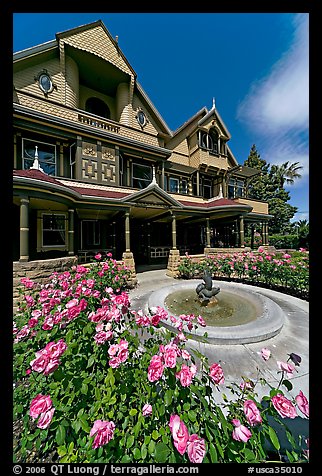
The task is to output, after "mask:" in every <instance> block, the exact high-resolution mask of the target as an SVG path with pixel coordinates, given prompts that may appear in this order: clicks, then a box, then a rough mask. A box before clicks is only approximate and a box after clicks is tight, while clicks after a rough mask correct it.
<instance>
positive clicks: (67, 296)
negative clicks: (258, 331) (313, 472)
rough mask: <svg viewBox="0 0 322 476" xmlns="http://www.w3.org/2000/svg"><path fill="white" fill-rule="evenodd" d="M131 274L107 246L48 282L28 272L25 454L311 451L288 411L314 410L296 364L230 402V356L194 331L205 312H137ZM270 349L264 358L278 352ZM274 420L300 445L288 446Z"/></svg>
mask: <svg viewBox="0 0 322 476" xmlns="http://www.w3.org/2000/svg"><path fill="white" fill-rule="evenodd" d="M128 273H129V271H128V270H127V269H126V268H124V267H123V266H121V265H120V264H118V263H117V262H116V261H115V260H113V259H112V258H111V257H107V259H106V260H105V259H102V257H101V256H99V257H98V256H97V257H96V261H95V263H94V264H93V266H91V267H90V268H85V267H83V266H76V267H74V268H73V269H72V270H71V271H70V272H64V273H61V274H57V273H56V274H54V275H53V276H52V279H51V282H50V283H49V284H47V285H43V286H39V285H37V284H35V283H33V282H32V281H30V280H28V279H24V280H22V284H23V285H24V292H26V293H27V294H26V295H27V296H28V299H26V296H25V295H22V302H21V305H20V311H19V313H18V315H17V316H16V317H15V322H14V329H13V333H14V347H13V348H14V419H15V421H14V426H15V428H17V429H18V430H19V432H18V431H16V436H15V441H14V455H15V461H17V462H37V463H39V462H42V461H48V460H50V461H51V462H58V461H59V462H61V463H66V462H72V463H73V462H77V463H93V462H105V463H109V462H115V463H116V462H118V463H133V462H137V463H147V462H170V463H202V462H203V463H207V462H261V461H268V460H270V458H271V456H270V454H271V450H270V449H269V448H270V446H273V448H274V450H275V454H274V458H275V459H276V458H277V459H278V460H279V461H289V462H292V463H296V462H302V461H307V459H308V449H307V446H306V445H304V446H303V442H304V441H305V438H306V439H307V438H308V435H303V436H302V439H301V438H299V439H298V438H295V437H294V436H293V435H292V433H291V432H290V430H289V429H288V428H287V426H286V425H285V418H286V417H291V418H295V417H298V418H303V417H304V418H308V417H309V404H308V401H307V398H306V397H305V395H304V394H303V392H300V393H299V394H298V395H296V396H295V397H294V398H292V401H291V400H289V399H288V398H286V396H285V395H284V393H283V390H282V387H283V386H285V387H286V388H287V390H290V388H291V383H290V381H288V380H287V379H286V378H285V377H286V376H287V373H289V371H290V368H291V367H290V366H289V364H288V362H286V363H284V364H288V365H284V364H283V365H282V364H280V365H279V366H278V364H276V370H277V371H278V372H280V373H281V380H280V384H279V385H278V388H272V389H271V390H270V393H269V395H267V396H265V397H263V398H262V399H261V400H259V399H258V397H257V394H256V385H257V384H258V383H259V381H256V382H255V381H251V380H247V381H245V380H241V382H240V383H237V382H236V383H235V384H234V385H231V386H229V388H230V390H231V391H232V393H233V395H234V398H233V399H231V400H228V399H227V397H225V394H224V393H223V389H224V383H225V376H224V371H223V369H222V367H221V365H220V363H219V362H209V361H208V359H207V358H206V357H205V356H204V355H202V354H201V353H199V352H198V351H192V350H190V349H189V346H188V343H189V339H188V331H189V330H191V329H193V328H196V327H197V326H199V325H200V326H202V327H205V322H204V320H203V319H202V318H201V316H194V315H192V314H191V315H181V316H180V317H179V318H175V317H174V316H170V315H168V313H167V312H166V311H165V310H164V309H162V308H161V307H156V308H153V309H152V310H151V312H150V313H149V314H145V313H144V312H143V311H134V310H131V307H130V301H129V296H128V293H127V292H126V290H125V289H126V282H127V278H128ZM163 322H167V324H168V325H170V326H172V327H170V328H168V327H167V328H166V327H164V326H163V325H162V323H163ZM170 329H172V330H170ZM205 330H206V328H205ZM261 354H262V357H263V361H264V362H265V361H266V360H268V359H269V358H272V355H273V354H272V353H271V351H270V350H269V349H266V348H263V349H262V352H261ZM289 360H291V361H292V362H293V364H294V365H299V364H300V361H301V358H300V356H298V355H297V354H294V353H292V354H290V355H289V359H288V361H289ZM260 381H261V383H263V379H261V380H260ZM297 410H299V413H297ZM270 418H272V419H274V421H275V423H276V424H277V425H278V426H280V427H281V428H282V429H283V431H285V433H286V435H287V438H288V441H289V442H290V445H291V449H285V450H283V448H281V445H280V442H279V437H278V434H277V432H276V431H275V430H274V428H273V427H272V425H271V422H270V421H269V419H270Z"/></svg>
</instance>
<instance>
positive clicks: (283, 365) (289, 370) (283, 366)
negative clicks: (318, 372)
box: [277, 360, 295, 377]
mask: <svg viewBox="0 0 322 476" xmlns="http://www.w3.org/2000/svg"><path fill="white" fill-rule="evenodd" d="M277 365H278V368H279V369H280V370H282V371H283V372H286V375H287V377H291V376H292V375H293V372H294V369H295V367H294V365H292V364H288V363H287V362H281V361H280V360H278V361H277Z"/></svg>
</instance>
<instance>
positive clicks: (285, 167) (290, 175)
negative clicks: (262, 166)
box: [270, 161, 303, 188]
mask: <svg viewBox="0 0 322 476" xmlns="http://www.w3.org/2000/svg"><path fill="white" fill-rule="evenodd" d="M301 169H303V167H302V165H300V163H299V162H294V163H293V164H291V163H290V162H289V161H287V162H284V163H283V164H281V165H272V167H271V170H270V175H271V177H272V178H273V179H274V180H276V181H277V183H278V186H279V188H283V187H284V184H285V183H286V184H287V185H293V183H294V181H295V179H300V178H301V177H302V175H301V174H300V173H299V170H301Z"/></svg>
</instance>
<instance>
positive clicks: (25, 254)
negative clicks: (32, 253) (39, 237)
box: [19, 198, 29, 262]
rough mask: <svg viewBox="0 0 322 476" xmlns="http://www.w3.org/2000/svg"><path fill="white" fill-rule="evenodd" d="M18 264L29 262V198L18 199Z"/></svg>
mask: <svg viewBox="0 0 322 476" xmlns="http://www.w3.org/2000/svg"><path fill="white" fill-rule="evenodd" d="M19 261H20V262H25V261H29V198H21V199H20V258H19Z"/></svg>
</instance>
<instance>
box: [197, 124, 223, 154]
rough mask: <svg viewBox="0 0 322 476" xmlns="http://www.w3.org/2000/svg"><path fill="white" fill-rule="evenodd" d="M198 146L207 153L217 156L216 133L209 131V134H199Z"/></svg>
mask: <svg viewBox="0 0 322 476" xmlns="http://www.w3.org/2000/svg"><path fill="white" fill-rule="evenodd" d="M199 146H200V147H201V149H206V150H208V151H209V152H212V153H214V154H218V133H217V132H216V131H215V130H214V129H211V130H210V131H209V132H204V131H200V132H199Z"/></svg>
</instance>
